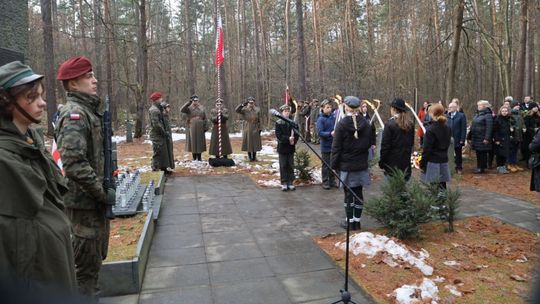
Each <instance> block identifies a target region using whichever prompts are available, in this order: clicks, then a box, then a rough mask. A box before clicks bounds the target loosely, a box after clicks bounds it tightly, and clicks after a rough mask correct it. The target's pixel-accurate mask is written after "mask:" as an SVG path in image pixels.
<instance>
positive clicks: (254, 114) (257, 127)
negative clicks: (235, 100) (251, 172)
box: [236, 97, 262, 161]
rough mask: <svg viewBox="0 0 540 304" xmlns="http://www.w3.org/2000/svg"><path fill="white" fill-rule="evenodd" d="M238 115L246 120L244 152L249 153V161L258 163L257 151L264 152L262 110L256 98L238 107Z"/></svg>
mask: <svg viewBox="0 0 540 304" xmlns="http://www.w3.org/2000/svg"><path fill="white" fill-rule="evenodd" d="M236 113H238V114H240V115H241V117H242V119H243V120H244V126H243V132H242V151H247V153H248V157H249V161H257V151H261V150H262V143H261V110H260V109H259V107H257V106H256V105H255V98H253V97H248V99H247V100H246V101H245V102H243V103H241V104H239V105H238V106H237V107H236Z"/></svg>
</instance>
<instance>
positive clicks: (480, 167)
mask: <svg viewBox="0 0 540 304" xmlns="http://www.w3.org/2000/svg"><path fill="white" fill-rule="evenodd" d="M477 107H478V111H477V112H476V114H475V115H474V117H473V120H472V124H471V131H470V132H469V139H470V140H471V146H472V149H473V150H475V151H476V164H477V165H476V169H475V170H474V173H484V172H485V170H486V168H487V158H488V153H489V151H491V149H492V146H491V141H492V138H493V116H492V113H491V110H490V109H489V108H490V107H491V105H490V104H489V101H487V100H480V101H479V102H478V103H477Z"/></svg>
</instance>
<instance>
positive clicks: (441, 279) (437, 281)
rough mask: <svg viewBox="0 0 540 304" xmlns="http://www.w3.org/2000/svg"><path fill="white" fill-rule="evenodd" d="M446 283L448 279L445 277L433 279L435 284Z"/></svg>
mask: <svg viewBox="0 0 540 304" xmlns="http://www.w3.org/2000/svg"><path fill="white" fill-rule="evenodd" d="M444 281H446V279H445V278H444V277H440V276H436V277H435V278H434V279H433V282H435V283H442V282H444Z"/></svg>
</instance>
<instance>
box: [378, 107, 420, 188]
mask: <svg viewBox="0 0 540 304" xmlns="http://www.w3.org/2000/svg"><path fill="white" fill-rule="evenodd" d="M390 114H391V115H392V117H390V119H389V120H388V122H387V123H386V125H385V126H384V131H383V134H382V140H381V156H380V160H379V167H380V168H381V169H383V170H384V175H391V174H392V172H393V171H394V170H400V171H403V172H404V173H405V178H406V179H407V180H409V179H410V178H411V154H412V150H413V146H414V123H413V121H412V119H411V117H410V115H408V108H407V106H405V101H403V99H401V98H395V99H394V100H393V101H392V104H391V105H390Z"/></svg>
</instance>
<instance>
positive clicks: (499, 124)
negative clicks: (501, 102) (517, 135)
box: [493, 106, 515, 174]
mask: <svg viewBox="0 0 540 304" xmlns="http://www.w3.org/2000/svg"><path fill="white" fill-rule="evenodd" d="M514 126H515V122H514V117H512V115H511V114H510V108H509V107H507V106H502V107H501V108H500V109H499V115H497V118H496V119H495V123H494V125H493V141H494V143H495V154H496V161H497V173H501V174H507V173H509V172H508V170H507V169H506V160H507V159H508V155H509V153H510V145H511V137H512V133H513V132H514Z"/></svg>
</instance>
